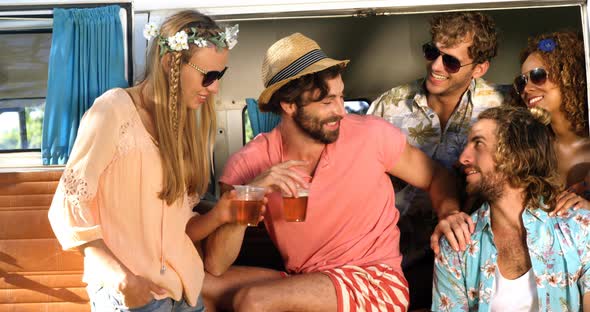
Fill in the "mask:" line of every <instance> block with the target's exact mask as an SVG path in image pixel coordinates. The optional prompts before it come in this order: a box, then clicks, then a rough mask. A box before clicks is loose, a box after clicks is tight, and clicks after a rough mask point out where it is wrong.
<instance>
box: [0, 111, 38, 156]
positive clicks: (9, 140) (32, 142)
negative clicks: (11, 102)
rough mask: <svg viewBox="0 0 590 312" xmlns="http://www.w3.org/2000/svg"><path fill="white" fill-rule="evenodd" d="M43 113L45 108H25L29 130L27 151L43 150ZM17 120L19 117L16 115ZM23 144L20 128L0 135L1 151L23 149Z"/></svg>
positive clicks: (27, 128)
mask: <svg viewBox="0 0 590 312" xmlns="http://www.w3.org/2000/svg"><path fill="white" fill-rule="evenodd" d="M43 111H44V106H37V107H27V108H25V122H26V130H27V141H28V143H29V146H28V147H26V148H27V149H36V148H41V139H42V133H43ZM15 116H16V117H15V118H18V115H17V114H15ZM22 144H23V142H21V139H20V128H18V127H17V128H13V129H9V130H8V131H4V132H3V133H0V150H7V149H23V148H25V147H23V146H22Z"/></svg>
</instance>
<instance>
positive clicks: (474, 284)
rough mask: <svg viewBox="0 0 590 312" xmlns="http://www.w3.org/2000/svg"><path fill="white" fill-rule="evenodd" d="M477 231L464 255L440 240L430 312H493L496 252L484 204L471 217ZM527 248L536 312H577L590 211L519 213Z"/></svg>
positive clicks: (588, 251)
mask: <svg viewBox="0 0 590 312" xmlns="http://www.w3.org/2000/svg"><path fill="white" fill-rule="evenodd" d="M472 219H473V221H474V222H475V224H476V226H475V231H474V232H473V234H472V235H471V242H472V243H471V244H470V245H468V248H467V250H466V251H464V252H456V251H454V250H453V249H452V248H451V247H450V245H449V243H448V241H447V240H446V239H444V238H443V239H441V244H440V247H441V252H440V254H439V256H438V257H437V258H436V260H435V264H434V281H433V288H432V294H433V298H432V311H491V304H490V302H491V298H492V296H493V295H494V294H493V289H494V285H495V284H494V279H495V272H496V269H497V258H498V251H497V249H496V246H495V244H494V234H493V233H492V228H491V223H490V206H489V205H488V204H487V203H485V204H483V205H482V207H481V208H480V209H478V210H477V211H476V212H475V213H473V215H472ZM522 221H523V223H524V227H525V230H526V244H527V247H528V252H529V256H530V258H531V263H532V271H533V274H534V275H535V280H536V282H537V296H538V299H539V310H540V311H581V310H582V297H583V295H584V294H585V293H586V292H589V291H590V235H589V234H590V233H589V232H590V211H586V210H577V211H574V210H571V209H570V210H568V211H567V213H565V214H564V215H563V216H562V217H549V216H548V214H547V213H546V212H544V211H543V210H541V209H530V208H527V209H525V210H524V212H523V213H522Z"/></svg>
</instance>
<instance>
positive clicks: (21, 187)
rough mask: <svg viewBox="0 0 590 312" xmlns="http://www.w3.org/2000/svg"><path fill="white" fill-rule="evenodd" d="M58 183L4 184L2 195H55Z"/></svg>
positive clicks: (0, 190) (0, 191)
mask: <svg viewBox="0 0 590 312" xmlns="http://www.w3.org/2000/svg"><path fill="white" fill-rule="evenodd" d="M58 183H59V182H58V181H43V182H21V183H3V184H0V195H21V196H22V195H24V194H26V195H34V194H52V195H53V194H55V189H56V188H57V184H58Z"/></svg>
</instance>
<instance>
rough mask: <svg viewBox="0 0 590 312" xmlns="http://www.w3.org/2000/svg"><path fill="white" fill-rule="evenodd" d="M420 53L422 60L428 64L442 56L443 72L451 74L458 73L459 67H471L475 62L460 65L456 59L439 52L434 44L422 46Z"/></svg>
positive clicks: (429, 43)
mask: <svg viewBox="0 0 590 312" xmlns="http://www.w3.org/2000/svg"><path fill="white" fill-rule="evenodd" d="M422 52H424V58H425V59H426V60H428V61H430V62H432V61H434V60H436V59H437V58H438V57H439V56H441V55H442V61H443V66H444V67H445V70H446V71H448V72H449V73H451V74H454V73H456V72H458V71H459V70H460V69H461V67H463V66H467V65H471V64H473V63H475V62H471V63H469V64H461V61H459V59H457V58H456V57H454V56H452V55H448V54H444V53H443V52H441V51H440V50H439V49H438V48H437V47H436V45H435V44H434V42H428V43H425V44H423V45H422Z"/></svg>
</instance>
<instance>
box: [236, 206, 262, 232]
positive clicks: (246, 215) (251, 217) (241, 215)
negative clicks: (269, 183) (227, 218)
mask: <svg viewBox="0 0 590 312" xmlns="http://www.w3.org/2000/svg"><path fill="white" fill-rule="evenodd" d="M231 207H232V210H233V211H234V213H235V216H236V222H237V223H238V224H242V225H247V226H257V225H258V219H259V218H260V207H262V201H261V200H232V202H231Z"/></svg>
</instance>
